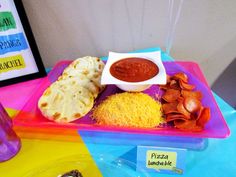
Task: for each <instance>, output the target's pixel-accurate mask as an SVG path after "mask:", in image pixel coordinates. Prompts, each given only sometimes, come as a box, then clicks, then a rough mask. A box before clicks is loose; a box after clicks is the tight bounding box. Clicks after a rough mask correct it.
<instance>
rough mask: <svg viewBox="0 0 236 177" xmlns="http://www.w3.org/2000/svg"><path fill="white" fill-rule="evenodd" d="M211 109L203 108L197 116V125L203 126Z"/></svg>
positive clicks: (208, 117)
mask: <svg viewBox="0 0 236 177" xmlns="http://www.w3.org/2000/svg"><path fill="white" fill-rule="evenodd" d="M210 117H211V111H210V108H203V109H202V110H201V111H200V113H199V116H198V119H197V125H198V126H200V127H204V126H205V124H206V123H207V122H208V121H209V120H210Z"/></svg>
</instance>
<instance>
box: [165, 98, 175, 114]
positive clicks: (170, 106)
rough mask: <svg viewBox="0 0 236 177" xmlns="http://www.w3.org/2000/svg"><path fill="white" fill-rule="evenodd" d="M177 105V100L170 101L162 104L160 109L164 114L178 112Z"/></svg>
mask: <svg viewBox="0 0 236 177" xmlns="http://www.w3.org/2000/svg"><path fill="white" fill-rule="evenodd" d="M177 105H178V102H177V101H176V102H172V103H166V104H163V105H162V109H163V112H164V114H169V113H178V110H177Z"/></svg>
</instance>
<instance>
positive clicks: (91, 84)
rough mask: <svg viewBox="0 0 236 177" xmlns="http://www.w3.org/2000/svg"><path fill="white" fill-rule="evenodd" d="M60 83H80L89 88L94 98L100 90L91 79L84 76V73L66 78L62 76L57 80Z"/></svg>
mask: <svg viewBox="0 0 236 177" xmlns="http://www.w3.org/2000/svg"><path fill="white" fill-rule="evenodd" d="M59 81H60V82H61V83H62V84H77V85H80V86H82V87H84V88H86V89H87V90H89V91H90V92H91V93H92V95H93V97H94V99H95V98H96V97H97V96H98V94H99V93H100V91H101V88H100V87H99V86H97V85H95V84H94V82H93V81H91V80H90V79H88V78H87V77H86V76H84V75H79V76H76V77H68V78H66V79H65V78H64V79H60V80H59Z"/></svg>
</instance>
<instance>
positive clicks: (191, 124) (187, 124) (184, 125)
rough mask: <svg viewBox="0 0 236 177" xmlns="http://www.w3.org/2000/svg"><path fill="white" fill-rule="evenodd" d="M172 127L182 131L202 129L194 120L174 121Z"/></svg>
mask: <svg viewBox="0 0 236 177" xmlns="http://www.w3.org/2000/svg"><path fill="white" fill-rule="evenodd" d="M174 125H175V127H176V128H178V129H180V130H184V131H194V132H195V131H202V127H200V126H198V125H197V124H196V120H185V121H184V120H175V121H174Z"/></svg>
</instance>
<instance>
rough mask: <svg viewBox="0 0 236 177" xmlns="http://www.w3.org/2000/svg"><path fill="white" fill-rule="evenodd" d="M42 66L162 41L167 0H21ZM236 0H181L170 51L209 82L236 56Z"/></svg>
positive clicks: (161, 43)
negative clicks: (193, 64)
mask: <svg viewBox="0 0 236 177" xmlns="http://www.w3.org/2000/svg"><path fill="white" fill-rule="evenodd" d="M23 2H24V5H25V8H26V12H27V15H28V16H29V20H30V23H31V26H32V29H33V32H34V34H35V38H36V41H37V44H38V46H39V50H40V53H41V55H42V58H43V61H44V64H45V65H46V66H53V65H54V64H55V63H56V62H57V61H58V60H61V59H76V58H78V57H81V56H84V55H95V56H104V55H107V52H108V51H109V50H113V51H119V52H126V51H131V50H135V49H142V48H147V47H154V46H161V47H162V48H163V47H164V46H165V37H166V34H167V28H166V23H167V7H168V0H119V1H118V0H37V1H35V0H23ZM235 7H236V1H235V0H185V1H184V4H183V8H182V13H181V17H180V21H179V24H178V27H177V31H176V35H175V40H174V44H173V48H172V50H171V55H172V57H174V58H175V59H177V60H193V61H196V62H198V63H199V64H200V66H201V68H202V69H203V71H204V73H205V75H206V77H207V80H208V81H209V83H210V84H212V83H213V82H214V81H215V80H216V78H217V77H218V76H219V75H220V74H221V73H222V72H223V70H224V69H225V68H226V67H227V66H228V65H229V64H230V63H231V62H232V61H233V59H234V58H235V57H236V10H235Z"/></svg>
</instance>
